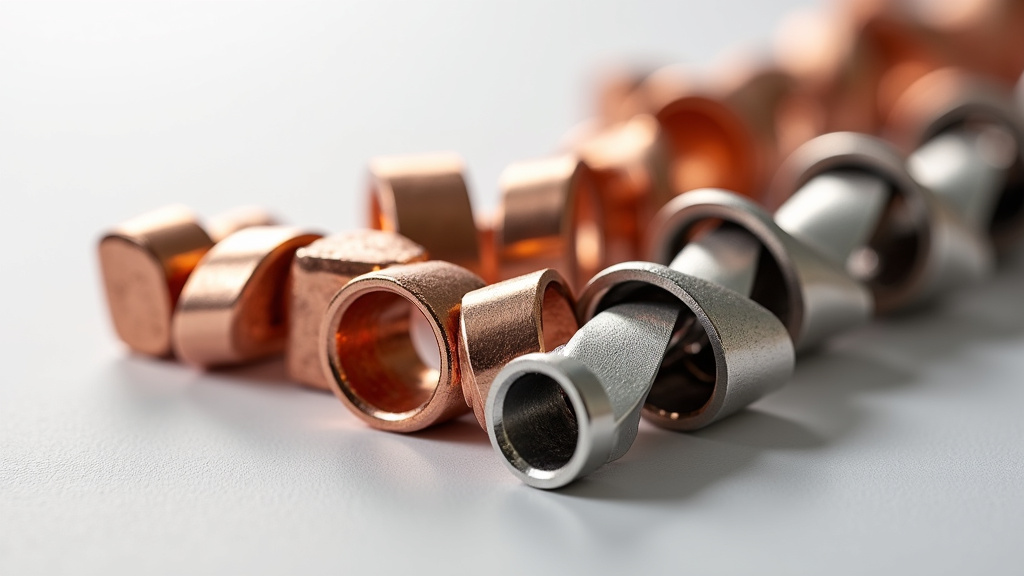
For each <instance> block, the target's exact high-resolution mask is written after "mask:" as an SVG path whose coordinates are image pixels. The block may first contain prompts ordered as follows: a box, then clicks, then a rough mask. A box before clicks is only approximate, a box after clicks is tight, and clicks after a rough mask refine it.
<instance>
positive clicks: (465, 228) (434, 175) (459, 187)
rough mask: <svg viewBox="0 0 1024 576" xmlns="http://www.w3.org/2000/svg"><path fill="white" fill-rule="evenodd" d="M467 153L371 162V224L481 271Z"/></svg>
mask: <svg viewBox="0 0 1024 576" xmlns="http://www.w3.org/2000/svg"><path fill="white" fill-rule="evenodd" d="M464 171H465V168H464V164H463V161H462V158H461V157H459V156H458V155H457V154H453V153H438V154H422V155H416V156H387V157H379V158H374V159H373V160H371V161H370V182H369V185H370V228H375V229H378V230H384V231H386V232H396V233H398V234H401V235H403V236H405V237H406V238H409V239H410V240H412V241H413V242H416V243H418V244H420V245H422V246H423V247H424V248H426V249H427V252H429V253H430V257H431V258H435V259H437V260H444V261H446V262H452V263H454V264H458V265H459V266H462V267H464V268H469V269H470V270H472V271H473V272H475V273H477V274H479V273H481V268H482V264H481V261H480V248H479V245H478V244H477V241H478V234H477V230H476V223H475V221H474V220H473V210H472V207H471V205H470V200H469V190H468V189H467V188H466V180H465V177H464V176H463V173H464Z"/></svg>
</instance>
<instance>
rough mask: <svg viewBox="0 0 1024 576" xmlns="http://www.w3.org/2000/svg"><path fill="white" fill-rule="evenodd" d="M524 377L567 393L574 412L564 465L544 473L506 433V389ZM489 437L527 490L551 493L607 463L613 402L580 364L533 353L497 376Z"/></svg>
mask: <svg viewBox="0 0 1024 576" xmlns="http://www.w3.org/2000/svg"><path fill="white" fill-rule="evenodd" d="M527 374H543V375H544V376H547V377H548V378H551V379H552V380H553V381H554V382H556V383H557V384H558V386H559V387H560V388H561V389H562V392H564V393H565V395H566V397H567V398H568V399H569V402H570V403H571V404H572V408H573V410H574V411H575V413H576V421H577V426H578V432H577V436H576V446H575V448H574V449H573V453H572V456H571V457H570V458H569V460H568V462H566V463H565V464H564V465H562V466H561V467H559V468H556V469H553V470H548V469H542V468H538V467H536V466H534V465H533V464H531V463H530V462H528V461H527V460H526V459H524V458H523V457H522V456H521V455H520V454H519V452H518V451H517V450H516V449H515V446H513V445H512V443H511V442H510V441H509V440H508V436H507V434H506V433H505V423H504V414H503V413H502V412H503V411H502V410H500V409H498V408H499V407H504V405H505V397H506V395H507V394H508V391H509V388H510V387H511V385H512V384H513V383H515V382H516V381H517V380H519V378H521V377H523V376H525V375H527ZM486 412H487V415H488V426H487V436H488V437H489V438H490V440H491V445H492V446H494V448H495V450H497V451H498V452H499V453H501V455H502V456H503V458H502V461H503V462H504V463H505V466H506V467H507V468H508V469H509V470H510V471H511V472H512V473H513V474H514V475H515V476H516V477H518V478H519V479H520V480H521V481H523V482H524V483H525V484H527V485H529V486H533V487H535V488H543V489H548V490H550V489H554V488H560V487H562V486H565V485H567V484H569V483H571V482H572V481H574V480H576V479H578V478H580V477H581V476H584V475H586V474H588V473H590V472H592V471H594V470H596V469H597V468H598V467H600V466H601V465H602V464H604V463H605V462H607V461H608V458H609V457H610V456H611V452H612V448H613V446H614V441H615V416H614V413H613V412H612V405H611V400H610V399H609V398H608V395H607V393H606V392H605V390H604V388H603V387H602V386H601V383H600V382H599V381H598V379H597V377H596V376H594V374H593V373H591V372H590V370H588V369H587V368H586V366H584V365H583V364H582V363H581V362H579V361H578V360H576V359H574V358H569V357H566V356H560V355H557V354H545V353H533V354H526V355H524V356H520V357H519V358H517V359H515V360H513V361H512V362H509V363H508V364H507V365H506V366H505V368H503V369H502V370H501V372H499V373H498V375H497V377H495V379H494V384H493V385H492V386H491V391H490V393H489V394H488V396H487V407H486Z"/></svg>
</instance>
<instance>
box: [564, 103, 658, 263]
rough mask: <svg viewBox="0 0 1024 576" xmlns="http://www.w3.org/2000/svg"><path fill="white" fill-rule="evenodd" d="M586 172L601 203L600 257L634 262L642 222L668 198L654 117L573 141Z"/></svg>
mask: <svg viewBox="0 0 1024 576" xmlns="http://www.w3.org/2000/svg"><path fill="white" fill-rule="evenodd" d="M571 145H572V147H573V149H574V150H575V152H576V153H577V154H578V155H579V156H580V157H581V158H582V159H583V161H584V162H585V163H586V164H587V166H589V167H590V169H591V171H592V172H593V174H594V181H595V185H596V187H597V190H598V193H599V196H600V199H601V215H602V221H603V223H604V234H605V257H604V262H605V263H606V264H611V263H615V262H624V261H627V260H634V259H636V258H637V257H639V255H640V251H641V249H642V247H643V246H644V242H645V238H644V233H645V230H646V226H647V223H648V222H650V220H651V219H652V218H653V217H654V215H655V214H656V213H657V211H658V210H659V209H660V208H661V207H662V206H664V205H665V204H666V203H667V202H668V201H669V200H671V199H672V196H673V195H672V186H671V184H670V182H669V165H670V153H669V149H668V143H667V142H666V141H665V139H664V135H663V134H662V132H661V127H660V126H659V125H658V122H657V121H656V120H655V119H654V117H652V116H650V115H647V114H641V115H638V116H634V117H633V118H631V119H629V120H627V121H625V122H619V123H616V124H612V125H609V126H606V127H603V128H601V129H597V130H596V131H591V132H590V133H586V134H582V135H579V136H578V137H577V142H575V143H573V144H571Z"/></svg>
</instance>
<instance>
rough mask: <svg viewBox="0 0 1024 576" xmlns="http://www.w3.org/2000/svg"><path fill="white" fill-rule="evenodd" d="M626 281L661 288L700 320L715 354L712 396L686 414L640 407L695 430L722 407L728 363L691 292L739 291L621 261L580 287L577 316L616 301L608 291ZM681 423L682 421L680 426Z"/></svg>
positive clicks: (717, 332) (715, 330)
mask: <svg viewBox="0 0 1024 576" xmlns="http://www.w3.org/2000/svg"><path fill="white" fill-rule="evenodd" d="M626 282H641V283H644V284H648V285H650V286H653V287H655V288H660V289H662V290H664V291H666V292H668V293H669V294H671V295H672V296H675V297H676V298H677V299H679V301H680V302H682V303H683V305H684V306H686V307H687V308H688V309H689V310H690V311H691V312H692V313H693V315H694V316H695V317H696V318H697V321H698V322H700V325H701V327H702V328H704V330H705V332H706V333H707V335H708V341H709V342H710V343H711V349H712V351H713V352H714V356H715V387H714V389H713V390H712V392H711V397H710V398H708V400H707V402H705V403H704V405H702V406H701V407H700V408H698V409H696V410H694V411H692V412H688V413H686V414H676V415H675V416H672V415H668V414H666V413H665V411H663V410H660V409H657V408H653V407H651V406H649V405H647V404H646V403H645V404H644V407H643V415H644V417H645V418H647V419H648V420H651V421H653V422H655V423H657V424H659V425H662V424H663V423H664V424H670V426H666V427H671V428H677V429H696V428H700V427H702V426H705V425H707V424H709V423H711V422H712V421H714V418H715V415H716V414H717V413H718V412H719V411H720V410H721V408H722V406H723V404H724V403H725V397H726V390H725V387H726V385H725V384H726V383H727V382H728V381H729V380H728V378H729V376H728V366H727V365H726V358H725V349H724V348H723V346H722V337H721V332H720V330H719V329H718V326H717V325H716V324H715V321H714V320H713V319H712V318H711V317H709V316H708V315H707V313H706V312H704V308H703V306H701V305H700V303H699V302H697V300H696V299H694V297H693V296H692V295H691V294H690V292H691V291H693V292H700V293H704V294H707V293H714V292H728V293H731V294H734V295H735V296H736V297H737V298H742V296H740V295H739V294H736V293H735V292H732V291H731V290H729V289H727V288H724V287H722V286H719V285H717V284H714V283H711V282H708V281H706V280H702V279H700V278H697V277H694V276H690V275H689V274H684V273H683V272H678V271H676V270H673V269H671V268H669V267H668V266H664V265H661V264H655V263H653V262H639V261H637V262H623V263H621V264H616V265H614V266H611V267H608V268H606V269H605V270H603V271H602V272H601V273H599V274H598V275H597V276H595V277H594V278H593V280H591V281H590V282H589V283H588V284H587V286H586V287H585V288H584V289H583V293H582V294H580V297H579V299H578V306H579V313H580V318H581V319H584V320H589V319H590V318H593V317H594V315H596V314H597V313H599V312H601V311H602V310H604V309H605V308H608V307H609V306H612V305H613V304H615V303H616V302H609V301H606V297H607V296H608V293H609V292H610V291H611V290H612V289H613V288H615V287H616V286H618V285H620V284H623V283H626ZM680 423H685V424H684V425H683V426H681V425H680Z"/></svg>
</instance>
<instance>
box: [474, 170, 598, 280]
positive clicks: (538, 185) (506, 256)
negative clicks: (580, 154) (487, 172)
mask: <svg viewBox="0 0 1024 576" xmlns="http://www.w3.org/2000/svg"><path fill="white" fill-rule="evenodd" d="M500 180H501V191H502V196H501V212H500V216H499V222H500V224H499V225H498V227H497V229H496V230H495V234H494V242H495V246H496V250H495V253H496V256H497V263H498V274H499V277H500V278H513V277H515V276H520V275H522V274H526V273H529V272H533V271H536V270H538V269H540V268H554V269H556V270H558V271H559V272H561V273H562V274H563V275H564V276H565V277H566V278H567V279H568V281H569V284H570V285H572V286H573V287H577V286H582V285H583V284H584V283H585V282H586V281H587V280H589V279H590V277H591V276H593V275H594V274H595V273H597V271H598V270H600V269H601V266H602V264H603V263H604V259H605V256H604V255H605V248H604V230H603V224H602V217H601V207H600V205H599V200H598V196H597V190H596V188H595V182H594V175H593V173H592V172H591V170H590V168H589V167H587V165H586V164H584V163H583V162H580V161H579V159H578V158H576V157H575V156H573V155H563V156H556V157H552V158H544V159H539V160H531V161H527V162H518V163H515V164H512V165H510V166H508V167H507V168H506V169H505V171H504V172H503V173H502V175H501V178H500Z"/></svg>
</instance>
